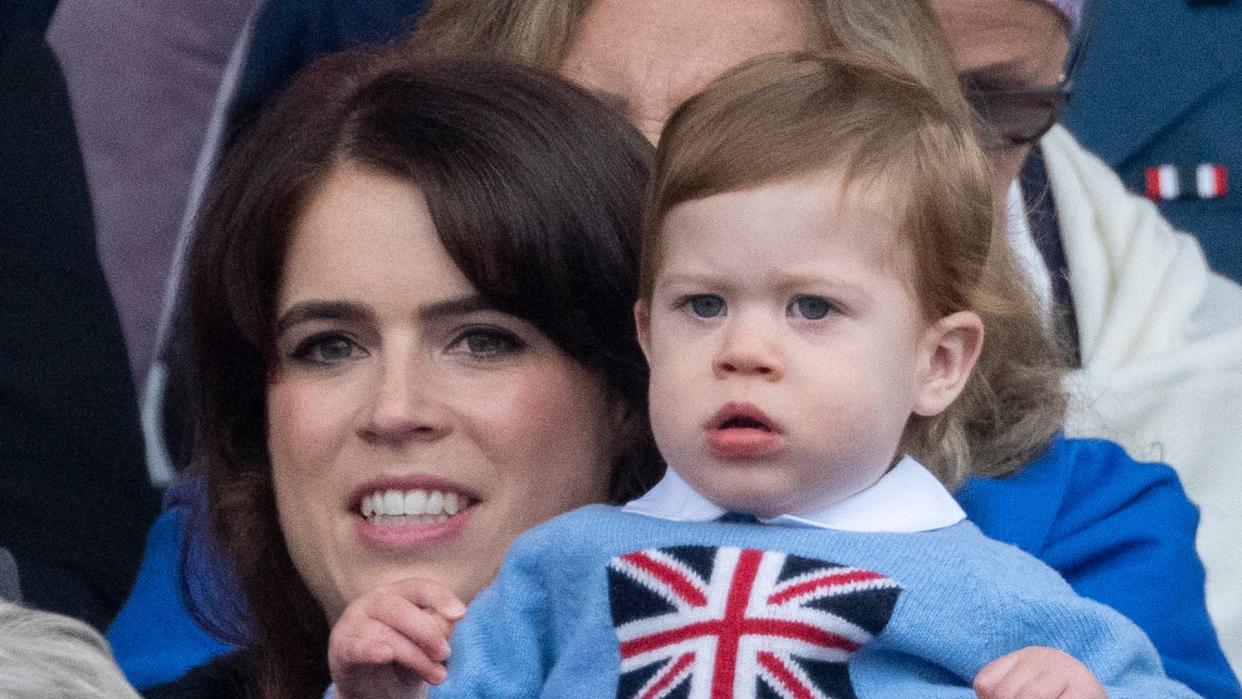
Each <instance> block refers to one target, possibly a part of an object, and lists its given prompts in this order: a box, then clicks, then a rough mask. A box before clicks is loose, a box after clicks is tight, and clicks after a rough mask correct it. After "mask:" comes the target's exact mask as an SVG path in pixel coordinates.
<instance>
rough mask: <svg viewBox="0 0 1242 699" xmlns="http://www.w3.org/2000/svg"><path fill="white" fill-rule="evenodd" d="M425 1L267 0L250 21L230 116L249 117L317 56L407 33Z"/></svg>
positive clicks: (395, 37)
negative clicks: (244, 53) (248, 34)
mask: <svg viewBox="0 0 1242 699" xmlns="http://www.w3.org/2000/svg"><path fill="white" fill-rule="evenodd" d="M427 3H428V0H268V1H267V2H265V3H264V4H263V7H262V9H261V10H259V13H258V15H256V17H255V20H254V29H253V35H252V38H251V41H250V47H249V52H248V54H247V57H246V66H245V69H244V71H243V72H242V76H241V81H240V83H239V84H238V86H237V92H236V94H235V95H234V96H233V100H232V105H231V107H230V113H231V115H232V120H233V121H234V122H236V121H237V120H238V119H244V118H248V117H250V116H252V115H253V114H254V113H255V112H256V111H257V110H258V108H259V107H261V106H262V105H263V103H264V102H266V101H267V100H268V99H269V98H271V97H272V96H273V95H275V94H276V93H277V92H279V91H280V90H281V89H282V88H283V87H284V86H285V85H286V84H288V82H289V79H290V78H292V77H293V75H294V74H295V73H297V72H298V71H299V70H301V69H302V68H305V67H306V66H307V65H310V63H311V62H312V61H314V60H315V59H316V58H318V57H320V56H322V55H324V54H328V53H334V52H336V51H341V50H344V49H347V48H350V47H353V46H358V45H362V44H369V45H376V44H385V43H388V42H390V41H393V40H395V39H398V38H400V37H402V36H404V35H406V34H407V33H409V32H410V31H411V30H412V29H413V28H414V25H415V24H416V23H417V22H418V18H419V17H420V16H421V15H422V13H423V10H425V9H426V7H427Z"/></svg>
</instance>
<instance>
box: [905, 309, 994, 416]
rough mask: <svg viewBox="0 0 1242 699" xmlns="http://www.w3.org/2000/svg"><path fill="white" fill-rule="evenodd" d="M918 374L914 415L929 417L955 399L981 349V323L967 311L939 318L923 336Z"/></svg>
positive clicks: (980, 320) (963, 386) (973, 366)
mask: <svg viewBox="0 0 1242 699" xmlns="http://www.w3.org/2000/svg"><path fill="white" fill-rule="evenodd" d="M922 346H923V353H922V367H921V372H922V375H921V376H920V377H919V379H920V386H919V392H918V395H917V396H916V397H915V402H914V412H915V414H917V415H922V416H924V417H930V416H932V415H937V414H939V413H940V412H942V411H943V410H944V409H945V408H948V407H949V405H950V404H951V403H952V402H953V401H954V400H955V399H957V397H958V396H959V395H960V394H961V392H962V389H963V388H965V387H966V381H967V380H968V379H969V378H970V372H971V371H972V370H973V369H974V368H975V362H977V361H978V360H979V352H980V350H982V349H983V320H982V319H980V318H979V316H978V315H976V314H975V313H973V312H971V311H959V312H957V313H953V314H951V315H947V316H945V317H944V318H941V319H940V320H938V321H937V322H935V323H934V324H932V326H931V327H929V328H928V329H927V331H926V332H925V333H924V335H923V345H922Z"/></svg>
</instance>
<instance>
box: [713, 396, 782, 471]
mask: <svg viewBox="0 0 1242 699" xmlns="http://www.w3.org/2000/svg"><path fill="white" fill-rule="evenodd" d="M781 434H782V431H781V428H780V425H778V424H777V423H776V422H775V421H773V420H772V419H771V418H769V417H768V416H767V414H765V413H764V412H763V411H762V410H760V409H759V408H758V407H757V406H755V405H754V404H753V403H734V402H730V403H726V404H725V405H724V407H722V408H721V409H720V410H718V411H717V412H716V414H715V415H713V416H712V419H711V420H709V421H708V423H707V450H708V452H709V453H710V454H711V455H712V456H714V457H715V458H717V459H722V460H726V461H730V460H737V459H753V458H758V457H761V456H766V455H768V454H771V453H772V452H774V451H776V450H777V449H779V448H780V443H781Z"/></svg>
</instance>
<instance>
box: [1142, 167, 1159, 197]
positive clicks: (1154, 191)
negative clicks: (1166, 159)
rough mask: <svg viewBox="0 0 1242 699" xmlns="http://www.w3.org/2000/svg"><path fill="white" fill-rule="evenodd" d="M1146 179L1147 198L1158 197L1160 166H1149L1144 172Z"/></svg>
mask: <svg viewBox="0 0 1242 699" xmlns="http://www.w3.org/2000/svg"><path fill="white" fill-rule="evenodd" d="M1144 174H1145V176H1146V179H1147V197H1148V198H1149V199H1159V198H1160V168H1158V167H1149V168H1147V171H1146V173H1144Z"/></svg>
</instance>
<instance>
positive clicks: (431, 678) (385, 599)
mask: <svg viewBox="0 0 1242 699" xmlns="http://www.w3.org/2000/svg"><path fill="white" fill-rule="evenodd" d="M465 613H466V607H465V605H463V604H462V603H461V601H460V600H458V599H457V597H456V595H454V594H453V593H452V592H450V591H449V590H448V588H446V587H444V586H443V585H441V584H439V583H436V582H433V581H431V580H424V579H420V578H408V579H406V580H401V581H399V582H395V583H392V584H389V585H383V586H380V587H378V588H376V589H374V590H372V591H370V592H368V593H367V594H365V595H363V596H361V597H359V598H358V599H356V600H354V601H353V602H352V603H350V605H349V606H348V607H346V608H345V613H344V614H342V615H341V618H340V619H339V620H337V622H336V625H335V626H333V627H332V635H331V636H329V638H328V667H329V669H330V670H331V671H332V681H333V682H334V683H335V684H336V696H337V699H360V698H363V697H365V698H366V699H387V698H388V697H391V698H392V699H408V698H409V697H412V696H414V692H415V690H417V689H418V688H419V687H420V685H421V682H422V681H426V682H430V683H431V684H439V683H441V682H443V681H444V678H445V676H446V674H447V672H446V669H445V667H444V660H445V659H446V658H448V656H449V644H448V638H449V636H450V635H451V634H452V633H453V626H454V625H455V624H456V623H457V621H459V620H460V619H461V618H462V616H464V615H465Z"/></svg>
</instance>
